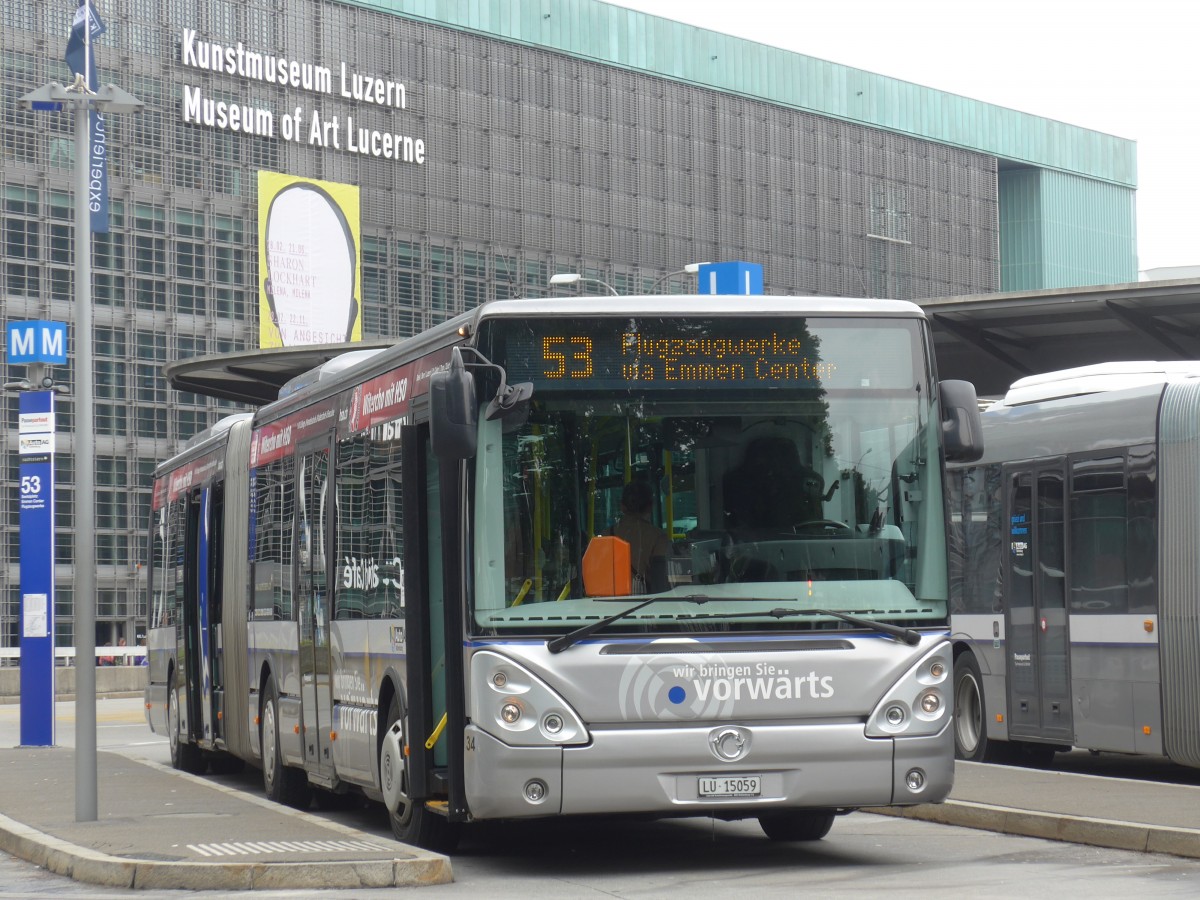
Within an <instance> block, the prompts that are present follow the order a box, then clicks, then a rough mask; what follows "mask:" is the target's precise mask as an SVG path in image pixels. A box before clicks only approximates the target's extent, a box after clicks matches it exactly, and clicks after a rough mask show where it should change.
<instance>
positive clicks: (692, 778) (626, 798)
mask: <svg viewBox="0 0 1200 900" xmlns="http://www.w3.org/2000/svg"><path fill="white" fill-rule="evenodd" d="M731 728H732V729H735V730H737V731H738V734H739V735H740V736H741V737H742V740H741V742H740V743H741V744H743V746H742V748H741V752H740V755H739V756H738V758H737V759H736V760H734V761H727V760H725V759H723V758H720V757H719V755H718V752H717V751H716V750H715V749H714V747H715V744H714V739H715V738H716V737H717V736H718V734H719V733H721V732H723V731H728V730H729V729H731ZM466 738H467V743H466V746H467V753H466V789H467V803H468V806H469V807H470V809H471V815H472V816H473V817H474V818H476V819H499V818H520V817H530V816H552V815H560V814H565V815H585V814H622V813H635V814H652V815H664V816H680V815H704V816H707V815H715V816H717V817H728V818H742V817H750V816H757V815H763V814H766V813H769V812H771V811H775V810H784V809H848V808H859V807H865V806H905V805H913V804H917V803H940V802H941V801H942V800H944V799H945V798H946V796H947V795H948V794H949V793H950V789H951V787H952V786H953V783H954V744H953V736H952V733H951V731H950V729H949V727H948V726H947V727H946V728H943V729H942V731H941V732H939V733H938V734H935V735H931V736H927V737H904V738H868V737H866V736H865V734H864V731H863V725H862V723H839V724H822V725H814V724H805V725H774V726H762V725H755V726H736V725H730V726H702V727H696V728H638V729H629V728H612V729H593V730H592V732H591V741H590V743H588V744H586V745H583V746H578V747H557V746H551V747H512V746H508V745H506V744H504V743H502V742H500V741H499V740H497V739H496V738H494V737H492V736H491V735H489V734H487V733H486V732H484V731H482V730H480V729H479V728H477V727H476V726H473V725H472V726H468V728H467V732H466ZM918 779H919V780H920V781H921V784H920V786H919V787H916V788H914V787H912V786H911V785H912V784H913V783H915V781H916V780H918ZM725 791H730V792H732V793H730V794H728V795H721V794H722V793H723V792H725ZM706 792H707V793H706ZM714 793H715V794H717V795H715V796H714V795H713V794H714Z"/></svg>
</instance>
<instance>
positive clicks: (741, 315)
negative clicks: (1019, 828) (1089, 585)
mask: <svg viewBox="0 0 1200 900" xmlns="http://www.w3.org/2000/svg"><path fill="white" fill-rule="evenodd" d="M281 393H282V395H283V396H281V398H280V399H279V400H278V401H277V402H274V403H272V404H270V405H269V406H266V407H264V408H262V409H260V410H258V411H257V412H255V413H254V414H253V416H250V415H241V416H235V417H232V418H229V419H226V420H225V421H223V422H222V423H220V424H219V425H217V426H215V427H214V428H213V429H211V430H210V431H209V432H207V433H205V434H203V435H200V436H198V438H197V439H196V440H195V441H194V442H193V445H192V446H190V447H189V448H188V449H186V450H185V451H184V452H182V453H180V454H179V455H177V456H176V457H174V458H173V459H171V460H169V461H167V462H165V463H163V464H162V465H161V466H159V468H158V469H157V472H156V474H155V491H154V504H153V521H152V523H151V528H150V550H151V554H150V556H151V559H152V561H153V562H152V568H151V573H150V591H151V607H152V609H151V621H150V623H149V625H150V628H149V653H150V672H149V686H148V688H147V709H148V716H149V719H150V723H151V726H152V727H153V729H154V730H155V731H156V732H158V733H165V734H167V735H168V736H169V738H170V742H171V752H172V759H173V762H174V763H175V765H177V766H179V767H181V768H185V769H189V770H202V769H203V768H204V767H206V766H209V765H212V766H218V767H219V766H226V765H230V764H233V765H237V764H238V763H239V761H245V762H248V763H250V764H252V765H254V766H256V767H261V769H262V772H263V783H264V787H265V789H266V791H267V793H268V794H269V795H270V796H271V797H273V798H275V799H277V800H279V801H282V802H284V803H288V804H293V805H297V806H304V805H307V804H308V803H309V802H310V799H311V798H312V797H313V795H314V794H315V795H316V797H318V798H319V799H320V800H328V799H330V798H331V797H332V796H335V795H338V794H344V793H347V792H355V793H361V794H365V795H366V796H367V797H370V798H375V799H379V800H382V801H383V802H384V803H385V804H386V806H387V809H388V810H389V812H390V815H391V820H392V824H393V829H394V831H395V834H396V836H397V837H398V838H399V839H400V840H402V841H406V842H409V843H415V844H418V845H422V846H426V847H430V848H449V847H452V846H453V843H454V840H455V838H456V835H457V833H458V832H459V831H460V826H461V824H462V823H466V822H469V821H474V820H484V819H516V818H521V817H535V816H542V817H545V816H558V815H575V814H620V813H631V814H643V815H657V816H689V815H702V816H714V817H718V818H722V819H740V818H747V817H755V818H757V819H758V820H759V822H760V823H761V824H762V827H763V829H764V831H765V832H766V834H767V835H768V836H770V837H771V838H774V839H782V840H814V839H819V838H821V837H822V836H824V835H825V834H826V833H827V832H828V830H829V828H830V825H831V823H832V821H833V819H834V817H835V815H837V814H838V813H841V812H845V811H848V810H852V809H855V808H858V807H864V806H887V805H906V804H916V803H928V802H937V801H940V800H942V799H943V798H945V796H946V795H947V793H948V792H949V790H950V787H951V783H952V780H953V771H954V768H953V767H954V759H953V755H954V753H953V739H952V736H951V720H952V715H951V711H950V701H951V685H952V678H951V652H950V644H949V642H948V634H949V629H948V625H949V618H948V616H949V611H948V598H949V594H948V568H947V558H946V540H947V535H946V530H947V529H946V524H947V523H946V504H945V497H944V492H943V481H944V475H945V460H946V458H947V457H955V456H958V457H962V458H971V457H972V456H976V455H977V454H978V448H977V446H976V444H975V442H976V441H977V438H978V407H977V404H976V399H975V391H974V388H973V387H972V386H971V385H969V384H966V383H963V382H955V381H947V382H943V383H941V384H940V385H939V383H938V382H937V381H936V380H935V375H934V367H933V353H932V344H931V340H930V335H929V332H928V328H927V324H926V320H925V317H924V315H923V313H922V312H921V310H920V309H919V308H918V307H917V306H915V305H912V304H909V303H903V302H895V301H867V300H844V299H839V300H826V299H811V298H804V299H793V298H781V297H723V298H722V297H635V298H604V299H599V298H586V299H585V298H577V299H553V300H513V301H501V302H494V303H489V304H486V305H484V306H481V307H479V308H478V309H477V310H475V311H474V312H471V313H468V314H466V315H463V316H460V317H458V318H457V319H454V320H452V321H450V322H447V323H445V324H443V325H441V326H438V327H435V328H433V329H431V330H429V331H427V332H425V333H423V334H421V335H418V336H416V337H413V338H410V339H407V340H404V341H402V342H400V343H398V344H396V345H395V346H394V347H392V348H390V349H387V350H384V351H357V352H352V353H349V354H347V355H346V356H343V357H341V358H338V359H336V360H334V361H333V362H331V363H328V364H327V365H326V366H324V367H323V368H321V369H319V370H315V371H314V372H312V373H309V374H308V375H306V376H303V377H301V378H299V379H297V380H296V383H294V384H290V385H288V386H285V388H284V390H283V391H282V392H281ZM630 485H637V488H636V489H635V490H633V493H635V494H636V493H639V491H640V493H641V496H642V498H643V499H644V500H645V501H646V502H644V503H643V504H641V505H640V507H639V510H638V511H639V512H640V513H641V515H642V519H641V521H640V523H639V524H638V526H637V528H636V530H635V531H634V532H632V533H631V532H630V531H628V530H624V526H621V525H618V519H619V518H620V516H621V509H620V502H621V497H622V496H623V495H624V494H625V493H626V491H627V490H628V489H629V488H628V486H630ZM621 533H624V534H626V535H627V536H628V538H629V539H628V540H627V539H626V538H622V537H620V536H619V535H620V534H621Z"/></svg>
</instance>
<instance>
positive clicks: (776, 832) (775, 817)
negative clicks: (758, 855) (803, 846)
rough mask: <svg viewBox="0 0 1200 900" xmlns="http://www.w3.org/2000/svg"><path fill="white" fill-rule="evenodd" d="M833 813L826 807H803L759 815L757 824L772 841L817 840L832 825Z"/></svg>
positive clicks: (823, 835)
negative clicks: (802, 808)
mask: <svg viewBox="0 0 1200 900" xmlns="http://www.w3.org/2000/svg"><path fill="white" fill-rule="evenodd" d="M833 817H834V813H833V811H832V810H828V809H805V810H796V811H793V812H778V813H771V814H770V815H767V816H759V817H758V824H759V825H761V826H762V830H763V832H764V833H765V834H766V836H767V837H769V838H770V839H771V840H773V841H819V840H820V839H821V838H823V837H825V835H827V834H829V829H830V828H832V827H833Z"/></svg>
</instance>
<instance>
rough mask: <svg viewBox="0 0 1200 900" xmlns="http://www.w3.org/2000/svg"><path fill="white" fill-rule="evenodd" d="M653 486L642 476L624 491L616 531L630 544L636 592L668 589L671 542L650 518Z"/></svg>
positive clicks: (652, 503)
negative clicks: (668, 561)
mask: <svg viewBox="0 0 1200 900" xmlns="http://www.w3.org/2000/svg"><path fill="white" fill-rule="evenodd" d="M653 505H654V490H653V488H651V487H650V485H649V484H648V483H647V482H645V481H641V480H635V481H631V482H629V483H628V484H626V485H625V489H624V490H623V491H621V518H620V519H619V520H618V521H617V524H616V527H615V528H614V529H613V534H614V535H616V536H617V537H619V538H620V539H621V540H623V541H625V543H627V544H628V545H629V565H630V568H632V569H633V590H634V593H639V594H640V593H646V592H648V593H652V594H657V593H661V592H662V591H665V590H668V589H669V588H670V584H669V583H668V578H667V556H668V555H670V553H671V542H670V540H668V538H667V535H666V532H664V531H663V530H662V529H661V528H659V527H658V526H657V525H655V524H654V523H653V522H651V521H650V512H651V509H652V507H653Z"/></svg>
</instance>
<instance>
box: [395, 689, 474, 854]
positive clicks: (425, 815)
mask: <svg viewBox="0 0 1200 900" xmlns="http://www.w3.org/2000/svg"><path fill="white" fill-rule="evenodd" d="M407 729H408V719H407V718H406V717H404V716H403V714H402V713H401V710H400V698H399V696H393V697H392V702H391V705H390V706H389V707H388V715H387V728H386V729H384V731H383V741H382V742H381V744H380V748H379V785H380V787H381V788H382V789H383V796H384V802H385V804H386V805H387V811H388V819H389V820H390V821H391V825H392V834H393V835H395V836H396V840H398V841H400V842H401V843H403V844H412V845H413V846H415V847H421V848H423V849H425V850H433V851H436V852H439V853H449V852H451V851H452V850H453V849H454V848H455V847H456V846H458V839H459V836H460V834H461V831H462V829H461V826H459V825H458V823H452V822H449V821H448V820H447V819H446V818H445V817H444V816H440V815H438V814H437V813H435V812H432V811H431V810H429V809H428V808H427V807H426V806H425V804H424V802H422V801H420V800H413V799H412V798H411V797H410V796H409V777H408V761H407V754H405V753H404V747H405V744H406V742H407V740H408V735H407Z"/></svg>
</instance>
